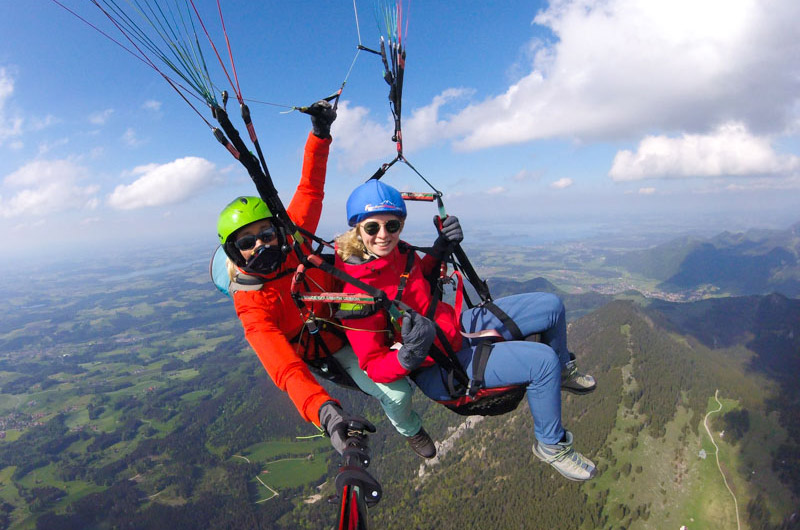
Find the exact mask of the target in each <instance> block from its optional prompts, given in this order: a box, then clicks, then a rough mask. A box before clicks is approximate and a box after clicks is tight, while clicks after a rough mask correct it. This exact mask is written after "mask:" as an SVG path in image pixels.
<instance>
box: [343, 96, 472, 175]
mask: <svg viewBox="0 0 800 530" xmlns="http://www.w3.org/2000/svg"><path fill="white" fill-rule="evenodd" d="M471 93H472V91H470V90H467V89H463V88H450V89H447V90H445V91H444V92H442V93H441V94H438V95H437V96H435V97H434V98H433V101H432V102H431V103H430V104H429V105H426V106H424V107H420V108H417V109H414V110H413V111H412V112H411V114H410V115H408V116H403V120H402V123H401V126H402V130H403V137H404V138H405V139H407V140H406V141H404V142H403V153H404V154H408V153H410V152H413V151H414V150H419V149H423V148H425V147H428V146H430V145H432V144H435V143H436V142H439V141H442V140H445V139H447V138H448V137H450V136H452V132H451V129H452V126H451V124H450V123H449V122H448V121H447V120H444V119H442V118H441V117H440V113H441V110H442V107H444V106H445V105H447V104H448V103H452V102H453V101H455V100H458V99H461V98H464V97H465V96H467V95H469V94H471ZM333 134H334V135H335V137H336V152H337V153H338V154H339V156H341V157H342V162H341V164H342V165H343V166H344V167H345V168H347V169H349V170H351V171H355V170H358V169H360V168H362V167H363V166H364V165H365V164H367V163H368V162H371V161H375V160H380V161H385V162H388V161H389V160H390V159H391V158H392V157H394V156H395V155H396V154H397V150H396V148H395V146H394V144H393V143H392V141H391V139H392V136H393V134H394V121H393V120H392V117H391V115H389V114H387V115H386V120H385V121H384V123H383V124H381V123H378V122H377V121H375V120H374V119H372V117H371V116H370V114H369V110H368V109H366V108H364V107H359V106H351V105H350V103H349V102H348V101H341V102H340V103H339V108H338V111H337V118H336V121H335V122H334V124H333Z"/></svg>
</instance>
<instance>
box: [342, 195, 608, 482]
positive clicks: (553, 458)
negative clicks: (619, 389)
mask: <svg viewBox="0 0 800 530" xmlns="http://www.w3.org/2000/svg"><path fill="white" fill-rule="evenodd" d="M405 219H406V206H405V203H404V201H403V198H402V196H401V195H400V192H398V191H397V190H396V189H395V188H392V187H391V186H388V185H386V184H383V183H382V182H380V181H379V180H370V181H368V182H367V183H365V184H362V185H361V186H359V187H358V188H356V189H355V190H354V191H353V192H352V194H351V195H350V197H349V199H348V201H347V221H348V224H349V225H350V226H351V227H352V228H351V230H349V231H348V232H346V233H345V234H343V235H342V236H340V237H339V238H337V251H336V252H337V256H336V267H337V268H339V269H341V270H343V271H344V272H346V273H347V274H349V275H351V276H353V277H355V278H357V279H358V280H360V281H362V282H364V283H367V284H369V285H370V286H372V287H377V288H378V289H381V290H383V291H384V292H385V293H386V295H387V297H388V298H389V299H395V300H396V299H397V298H396V296H397V293H398V290H399V286H400V285H401V284H402V285H403V289H402V293H401V296H400V300H401V301H402V302H404V303H405V304H406V305H407V306H410V307H411V309H412V310H411V311H407V312H406V313H405V314H404V315H403V317H402V319H401V320H402V322H401V328H400V331H395V329H396V328H393V326H392V324H391V323H390V316H389V314H388V312H387V311H386V310H384V309H377V310H375V311H374V312H373V313H372V314H369V315H364V314H359V315H355V314H353V315H349V316H348V315H347V314H345V313H340V317H341V318H342V323H343V324H344V325H345V326H346V330H347V331H346V333H347V338H348V340H349V341H350V344H351V346H352V347H353V351H354V352H355V354H356V356H357V357H358V361H359V365H360V366H361V368H363V369H364V370H365V371H366V372H367V374H368V375H369V377H370V378H372V379H373V380H374V381H376V382H380V383H391V382H393V381H402V380H403V379H404V378H405V377H407V376H410V377H411V378H412V379H413V380H414V382H415V383H416V384H417V386H418V387H419V388H420V389H421V390H422V392H424V393H425V395H427V396H428V397H429V398H431V399H433V400H436V401H447V400H448V399H451V395H450V394H449V392H448V389H447V388H446V386H445V384H446V381H447V374H446V372H445V370H444V369H442V368H440V367H439V366H438V365H437V364H435V362H434V361H433V359H432V358H431V357H430V356H429V352H430V351H431V348H432V347H434V346H435V347H438V348H439V349H440V350H443V349H444V347H443V346H442V345H441V343H440V342H439V338H437V332H436V327H435V326H438V327H439V329H440V331H441V332H443V333H441V332H440V334H439V337H443V338H446V340H447V341H448V342H449V347H450V350H451V351H453V352H455V353H456V356H457V358H458V362H459V364H461V366H462V367H463V368H464V370H465V371H466V373H467V374H468V375H469V376H470V377H472V373H473V372H472V370H473V356H474V355H475V352H476V349H477V347H478V344H479V342H480V341H478V339H472V338H470V339H468V338H466V337H464V336H462V334H461V325H463V328H464V332H466V333H473V332H476V331H480V330H489V329H494V330H497V331H499V332H500V334H501V335H503V338H504V339H505V340H502V341H500V342H495V343H494V344H493V346H492V350H491V353H490V355H489V357H488V363H487V365H486V369H485V373H484V380H483V384H484V386H485V387H486V388H500V387H506V386H509V385H524V386H525V387H526V390H527V399H528V404H529V405H530V411H531V414H532V416H533V424H534V435H535V439H534V443H533V448H532V449H533V453H534V454H535V455H536V456H537V457H538V458H540V459H541V460H543V461H545V462H547V463H548V464H550V465H551V466H553V467H554V468H555V469H556V470H557V471H558V472H559V473H561V474H562V475H563V476H565V477H566V478H568V479H570V480H576V481H583V480H588V479H591V478H592V477H594V475H595V474H596V470H595V465H594V463H592V461H591V460H589V459H588V458H586V457H585V456H583V455H582V454H580V453H579V452H578V451H576V450H575V449H574V448H573V436H572V433H571V432H570V431H568V430H566V429H565V428H564V427H563V426H562V424H561V393H560V390H566V391H570V392H574V393H580V394H583V393H588V392H591V391H593V390H594V389H595V381H594V379H593V378H592V377H591V376H588V375H584V374H581V373H580V372H578V371H577V368H576V366H575V361H574V357H572V356H571V355H570V352H569V350H568V349H567V330H566V317H565V311H564V305H563V303H562V302H561V300H560V299H559V298H558V297H557V296H555V295H552V294H549V293H526V294H520V295H515V296H510V297H506V298H501V299H499V300H495V301H494V303H495V304H496V305H497V306H498V307H500V308H501V309H502V310H503V311H504V312H505V313H506V314H507V315H508V316H510V317H511V318H512V319H513V321H514V322H515V323H516V325H517V326H518V327H519V329H520V330H522V332H523V334H524V336H526V337H527V336H530V335H533V334H537V333H539V334H541V342H532V341H527V340H511V339H512V336H511V334H510V332H509V330H508V329H507V328H506V327H505V326H504V325H503V323H502V322H501V321H500V320H499V319H498V318H497V317H496V316H495V315H494V314H493V313H491V312H490V311H489V310H487V309H486V308H485V307H476V308H472V309H469V310H467V311H465V312H464V313H463V314H462V315H458V314H456V311H455V309H454V308H453V306H451V305H449V304H447V303H444V302H443V301H439V302H438V303H437V304H436V306H435V308H434V310H433V315H431V318H430V319H429V318H426V317H425V316H423V315H427V314H429V309H430V307H431V305H432V300H433V296H432V294H431V288H430V284H429V283H428V281H427V279H426V276H427V275H428V273H429V272H430V271H431V270H432V269H434V268H435V267H437V266H438V265H439V260H440V259H441V258H442V257H443V256H445V255H447V254H449V251H448V249H449V248H450V247H451V245H454V244H456V243H459V242H461V240H462V239H463V233H462V230H461V226H460V223H459V222H458V219H457V218H455V217H453V216H449V217H447V218H445V220H444V221H443V223H442V227H441V229H440V235H439V237H438V238H437V240H436V242H435V243H434V245H433V248H432V252H431V254H428V255H426V256H425V257H424V258H422V259H419V257H418V256H416V254H415V256H414V257H413V258H409V253H414V252H415V251H414V250H413V249H412V248H410V246H409V245H407V244H405V243H404V242H402V241H401V240H400V234H401V232H402V230H403V224H404V222H405ZM411 259H413V261H411ZM409 263H412V264H413V265H411V266H410V267H411V268H410V271H409ZM401 276H406V277H405V278H404V279H402V280H401ZM345 291H346V292H353V293H355V292H360V291H359V289H358V288H356V287H354V286H352V285H350V284H347V285H345ZM378 330H385V331H386V333H376V331H378Z"/></svg>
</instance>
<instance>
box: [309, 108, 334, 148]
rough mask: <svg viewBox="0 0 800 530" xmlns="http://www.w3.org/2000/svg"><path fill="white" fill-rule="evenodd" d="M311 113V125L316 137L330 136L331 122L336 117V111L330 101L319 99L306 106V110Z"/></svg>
mask: <svg viewBox="0 0 800 530" xmlns="http://www.w3.org/2000/svg"><path fill="white" fill-rule="evenodd" d="M306 112H307V113H308V114H310V115H311V127H312V128H313V132H314V136H316V137H317V138H323V139H324V138H330V137H331V124H332V123H333V121H334V120H335V119H336V111H335V110H333V107H332V106H331V104H330V103H328V102H327V101H325V100H324V99H321V100H319V101H317V102H316V103H314V104H313V105H311V106H310V107H308V110H307V111H306Z"/></svg>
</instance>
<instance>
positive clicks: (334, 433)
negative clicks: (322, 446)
mask: <svg viewBox="0 0 800 530" xmlns="http://www.w3.org/2000/svg"><path fill="white" fill-rule="evenodd" d="M319 425H320V427H322V428H323V429H325V434H327V435H328V436H329V437H330V439H331V445H332V446H333V448H334V449H336V452H338V453H339V454H342V452H343V451H344V450H345V448H346V445H345V443H344V442H345V440H346V439H347V422H346V421H345V418H344V412H343V411H342V408H341V407H340V406H339V405H337V404H336V402H334V401H326V402H325V403H323V404H322V406H321V407H320V408H319Z"/></svg>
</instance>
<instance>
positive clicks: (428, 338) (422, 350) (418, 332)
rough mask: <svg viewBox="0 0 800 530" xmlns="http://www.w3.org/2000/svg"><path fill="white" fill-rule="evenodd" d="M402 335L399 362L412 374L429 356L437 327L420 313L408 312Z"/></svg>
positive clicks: (404, 320)
mask: <svg viewBox="0 0 800 530" xmlns="http://www.w3.org/2000/svg"><path fill="white" fill-rule="evenodd" d="M400 333H401V334H402V335H403V346H402V347H401V348H400V349H399V350H398V351H397V360H398V362H399V363H400V366H402V367H403V368H405V369H406V370H408V371H409V372H411V371H414V370H416V369H417V368H419V365H420V364H422V361H424V360H425V358H426V357H427V356H428V350H430V349H431V344H433V339H435V338H436V325H435V324H434V323H433V322H431V321H430V320H429V319H427V318H425V317H424V316H422V315H420V314H419V313H415V312H414V311H408V312H407V313H406V315H405V316H404V317H403V326H402V327H401V329H400Z"/></svg>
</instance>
